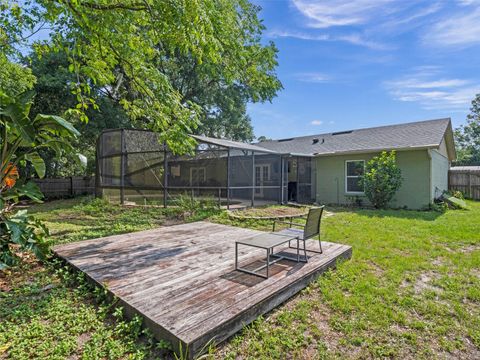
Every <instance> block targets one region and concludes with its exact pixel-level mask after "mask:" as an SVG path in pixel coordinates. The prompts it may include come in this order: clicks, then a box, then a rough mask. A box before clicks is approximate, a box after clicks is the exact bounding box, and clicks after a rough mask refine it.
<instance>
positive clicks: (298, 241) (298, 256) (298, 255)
mask: <svg viewBox="0 0 480 360" xmlns="http://www.w3.org/2000/svg"><path fill="white" fill-rule="evenodd" d="M297 262H300V240H299V238H298V237H297Z"/></svg>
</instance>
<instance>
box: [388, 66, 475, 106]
mask: <svg viewBox="0 0 480 360" xmlns="http://www.w3.org/2000/svg"><path fill="white" fill-rule="evenodd" d="M385 85H386V87H387V89H388V91H389V92H390V94H391V95H392V96H393V97H394V98H395V99H396V100H399V101H407V102H417V103H419V104H420V105H421V106H422V107H424V108H426V109H437V110H438V109H443V110H459V109H468V106H469V104H470V102H471V101H472V99H473V97H474V96H475V94H477V93H478V92H480V84H479V83H475V82H473V81H471V80H465V79H457V78H446V77H442V74H441V70H440V69H439V68H437V67H421V68H416V69H414V71H412V72H411V73H410V74H407V75H405V76H403V77H401V78H399V79H396V80H392V81H389V82H386V83H385Z"/></svg>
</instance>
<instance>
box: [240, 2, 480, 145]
mask: <svg viewBox="0 0 480 360" xmlns="http://www.w3.org/2000/svg"><path fill="white" fill-rule="evenodd" d="M254 3H256V4H258V5H260V6H261V7H262V11H261V12H260V17H261V18H262V19H263V20H264V24H265V26H266V28H267V29H266V31H265V33H264V40H265V41H270V40H272V41H274V42H275V44H276V45H277V47H278V49H279V67H278V69H277V74H278V77H279V79H280V80H281V81H282V83H283V86H284V89H283V90H282V91H281V92H280V93H279V94H278V96H277V97H276V98H275V99H274V100H273V101H272V103H264V104H252V105H249V107H248V113H249V114H250V116H251V118H252V122H253V126H254V131H255V135H256V136H261V135H265V136H267V137H271V138H282V137H290V136H300V135H307V134H315V133H322V132H329V131H337V130H345V129H354V128H361V127H370V126H378V125H387V124H393V123H401V122H409V121H417V120H426V119H435V118H442V117H451V118H452V121H453V125H454V127H457V126H458V125H461V124H463V123H464V122H465V118H466V115H467V113H468V111H469V107H470V102H471V100H472V99H473V97H474V96H475V94H476V93H479V92H480V71H479V70H480V61H479V60H480V1H479V0H463V1H462V0H458V1H455V0H451V1H447V0H443V1H434V0H429V1H415V0H402V1H400V0H398V1H393V0H355V1H349V0H311V1H307V0H255V1H254Z"/></svg>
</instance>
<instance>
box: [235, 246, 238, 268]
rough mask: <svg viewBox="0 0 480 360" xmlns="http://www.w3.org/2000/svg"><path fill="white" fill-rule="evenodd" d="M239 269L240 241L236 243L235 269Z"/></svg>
mask: <svg viewBox="0 0 480 360" xmlns="http://www.w3.org/2000/svg"><path fill="white" fill-rule="evenodd" d="M237 269H238V243H237V242H236V243H235V270H237Z"/></svg>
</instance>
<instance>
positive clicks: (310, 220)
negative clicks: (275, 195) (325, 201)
mask: <svg viewBox="0 0 480 360" xmlns="http://www.w3.org/2000/svg"><path fill="white" fill-rule="evenodd" d="M324 207H325V205H322V206H320V207H315V208H311V209H310V210H309V212H308V216H307V223H306V224H305V229H304V230H303V238H304V239H309V238H311V237H313V236H315V235H318V234H319V233H320V222H321V221H322V214H323V208H324Z"/></svg>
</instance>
